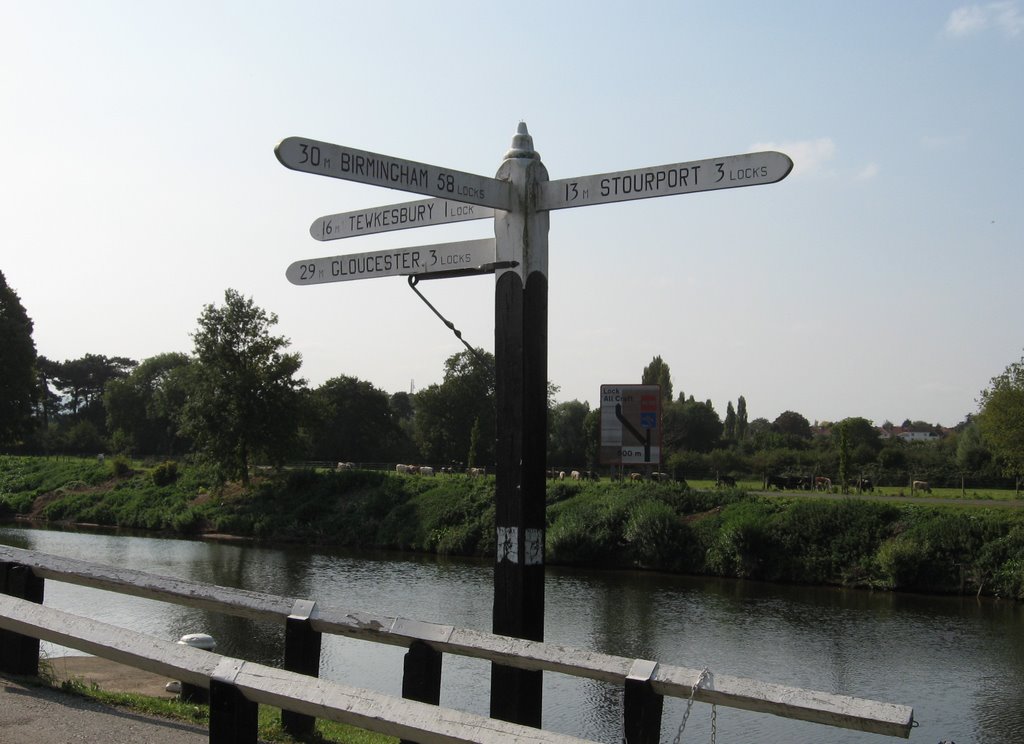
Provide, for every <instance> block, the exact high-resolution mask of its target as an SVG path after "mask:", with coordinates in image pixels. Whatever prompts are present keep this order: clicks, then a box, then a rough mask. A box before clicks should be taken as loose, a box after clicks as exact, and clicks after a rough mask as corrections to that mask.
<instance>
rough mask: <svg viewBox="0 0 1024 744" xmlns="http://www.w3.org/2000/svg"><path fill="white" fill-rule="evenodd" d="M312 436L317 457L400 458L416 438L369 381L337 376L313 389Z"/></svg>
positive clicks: (389, 460)
mask: <svg viewBox="0 0 1024 744" xmlns="http://www.w3.org/2000/svg"><path fill="white" fill-rule="evenodd" d="M310 398H311V407H310V408H311V411H310V416H311V421H310V423H309V432H308V436H309V439H310V442H311V444H310V455H311V457H312V458H313V459H314V460H328V461H334V462H337V461H343V460H344V461H349V460H350V461H354V462H363V463H366V462H378V463H379V462H397V461H400V460H403V459H405V458H406V457H407V456H408V455H409V454H410V450H411V448H412V443H411V442H410V441H409V439H408V438H407V437H406V435H405V432H404V431H403V430H402V427H401V422H400V419H399V417H398V416H397V415H396V414H395V411H394V409H393V408H392V406H391V398H390V397H389V396H388V394H387V393H385V392H384V391H383V390H378V389H377V388H375V387H374V386H373V385H371V384H370V383H369V382H365V381H363V380H359V379H357V378H355V377H348V376H344V375H343V376H341V377H334V378H332V379H330V380H328V381H327V382H325V383H324V384H323V385H321V386H320V387H318V388H317V389H316V390H313V391H312V392H311V393H310Z"/></svg>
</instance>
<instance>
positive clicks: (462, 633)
mask: <svg viewBox="0 0 1024 744" xmlns="http://www.w3.org/2000/svg"><path fill="white" fill-rule="evenodd" d="M0 561H10V562H15V563H21V564H23V565H27V566H30V567H31V568H32V569H33V571H34V572H35V573H36V575H37V576H40V577H42V578H49V579H54V580H57V581H67V582H69V583H75V584H80V585H83V586H90V587H94V588H98V589H106V590H109V591H118V592H122V593H126V594H132V595H135V596H140V597H146V598H148V599H156V600H163V601H169V602H175V603H178V604H183V605H187V606H190V607H198V608H201V609H205V610H213V611H218V612H223V613H225V614H229V615H236V616H241V617H248V618H253V619H261V620H278V621H280V622H282V623H283V622H284V619H285V618H286V617H288V615H289V614H290V613H291V611H292V608H293V607H294V606H295V602H296V601H297V600H296V599H295V598H291V597H279V596H276V595H271V594H264V593H260V592H250V591H246V590H242V589H232V588H229V587H219V586H213V585H209V584H202V583H199V582H195V581H189V580H185V579H176V578H172V577H165V576H156V575H153V574H146V573H143V572H140V571H135V570H132V569H125V568H118V567H110V566H103V565H99V564H93V563H89V562H86V561H79V560H74V559H69V558H61V557H57V556H51V555H46V554H43V553H38V552H35V551H28V550H21V549H19V548H11V547H6V546H0ZM309 622H310V626H311V628H312V629H313V630H314V631H316V632H319V633H328V634H337V635H344V636H347V637H350V638H358V639H362V640H366V641H371V642H375V643H385V644H389V645H395V646H402V647H408V646H409V645H410V644H411V643H412V642H413V641H417V640H419V641H424V642H426V643H428V644H429V645H430V646H431V647H432V648H433V649H435V650H436V651H440V652H443V653H450V654H458V655H460V656H468V657H472V658H478V659H484V660H488V661H492V662H497V663H499V664H502V665H505V666H510V667H516V668H519V669H528V670H542V671H548V672H557V673H561V674H568V675H572V676H577V677H585V678H588V679H594V680H599V681H603V682H608V683H611V684H617V685H622V684H624V683H625V679H626V677H627V676H628V674H629V670H630V668H631V667H632V665H633V663H634V662H635V661H636V660H635V659H631V658H626V657H622V656H613V655H610V654H602V653H598V652H595V651H589V650H586V649H580V648H574V647H571V646H561V645H558V644H553V643H542V642H538V641H529V640H524V639H521V638H510V637H508V636H499V635H495V634H493V633H485V632H481V631H477V630H472V629H469V628H455V627H453V626H451V625H441V624H438V623H429V622H421V621H417V620H408V619H404V618H399V617H390V616H385V615H373V614H368V613H363V612H358V611H353V610H348V609H345V608H337V607H330V606H322V605H320V604H316V605H315V606H314V608H313V610H312V612H311V613H310V614H309ZM62 645H70V644H62ZM97 655H99V654H97ZM700 671H701V670H699V669H690V668H687V667H681V666H672V665H668V664H658V666H657V667H656V669H655V673H654V675H653V677H652V678H651V685H652V687H653V689H654V691H655V692H657V693H658V694H660V695H665V696H669V697H678V698H683V699H687V698H689V696H690V692H691V688H692V686H693V684H694V683H695V682H696V680H697V679H698V677H699V676H700ZM694 699H695V700H699V701H702V702H706V703H715V704H718V705H723V706H729V707H733V708H742V709H745V710H750V711H755V712H759V713H768V714H771V715H776V716H781V717H784V718H792V719H796V720H802V721H809V722H813V723H821V724H826V725H830V726H838V727H841V728H848V729H853V730H857V731H867V732H872V733H878V734H884V735H888V736H900V737H903V738H908V737H909V735H910V729H911V727H912V725H913V709H912V708H911V707H909V706H905V705H897V704H893V703H884V702H878V701H874V700H867V699H863V698H856V697H850V696H846V695H836V694H833V693H826V692H820V691H814V690H805V689H802V688H796V687H788V686H785V685H778V684H774V683H769V682H761V681H758V680H752V679H745V678H741V677H731V676H727V675H721V674H719V675H715V674H711V675H710V676H709V677H708V679H707V680H706V681H705V682H704V684H703V685H701V686H700V688H699V689H698V690H697V692H696V693H695V694H694Z"/></svg>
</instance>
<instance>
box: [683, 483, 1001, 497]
mask: <svg viewBox="0 0 1024 744" xmlns="http://www.w3.org/2000/svg"><path fill="white" fill-rule="evenodd" d="M687 482H688V483H689V484H690V488H695V489H697V490H700V491H711V490H714V489H715V481H714V480H710V479H709V480H690V479H689V478H688V479H687ZM736 488H738V489H740V490H742V491H763V490H764V483H763V482H762V481H760V480H738V481H736ZM832 492H833V493H838V492H839V487H838V485H835V486H833V489H832ZM797 493H807V492H804V491H799V492H797ZM850 495H851V496H857V495H861V494H858V493H857V491H856V490H855V489H852V488H851V489H850ZM863 495H865V496H903V497H910V496H911V495H913V496H915V497H918V498H935V499H972V500H979V501H1013V500H1015V498H1016V494H1015V493H1014V491H1013V489H1012V488H967V489H965V490H963V491H962V490H961V489H960V488H932V490H931V493H914V494H911V492H910V487H909V486H875V490H874V491H870V492H868V493H865V494H863Z"/></svg>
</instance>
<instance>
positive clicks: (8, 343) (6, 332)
mask: <svg viewBox="0 0 1024 744" xmlns="http://www.w3.org/2000/svg"><path fill="white" fill-rule="evenodd" d="M32 328H33V324H32V320H31V319H30V318H29V317H28V313H26V312H25V308H24V307H23V306H22V304H21V299H20V298H19V297H18V294H17V293H16V292H15V291H14V290H13V289H11V288H10V287H9V286H7V279H6V278H5V277H4V275H3V272H0V349H2V350H3V353H2V354H0V445H7V444H15V443H17V442H18V441H20V440H21V439H22V438H23V437H24V436H25V435H26V434H28V433H29V432H30V431H31V429H32V411H33V406H34V404H35V400H36V390H37V388H36V370H35V364H36V345H35V342H34V341H33V340H32Z"/></svg>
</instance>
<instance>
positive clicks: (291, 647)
mask: <svg viewBox="0 0 1024 744" xmlns="http://www.w3.org/2000/svg"><path fill="white" fill-rule="evenodd" d="M315 611H316V602H312V601H310V600H308V599H300V600H297V601H296V602H295V604H294V605H293V606H292V614H291V615H289V616H288V619H287V620H285V628H284V668H285V669H287V670H288V671H289V672H297V673H298V674H305V675H308V676H310V677H319V676H320V644H321V639H322V634H321V633H318V632H317V631H315V630H313V626H312V624H311V622H310V619H311V618H312V616H313V613H314V612H315ZM281 725H282V726H283V727H284V730H285V731H287V732H288V733H289V734H291V735H292V736H295V737H300V736H307V735H309V734H311V733H313V729H314V728H316V718H315V717H314V716H308V715H306V714H304V713H296V712H295V711H292V710H284V709H282V710H281Z"/></svg>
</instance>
